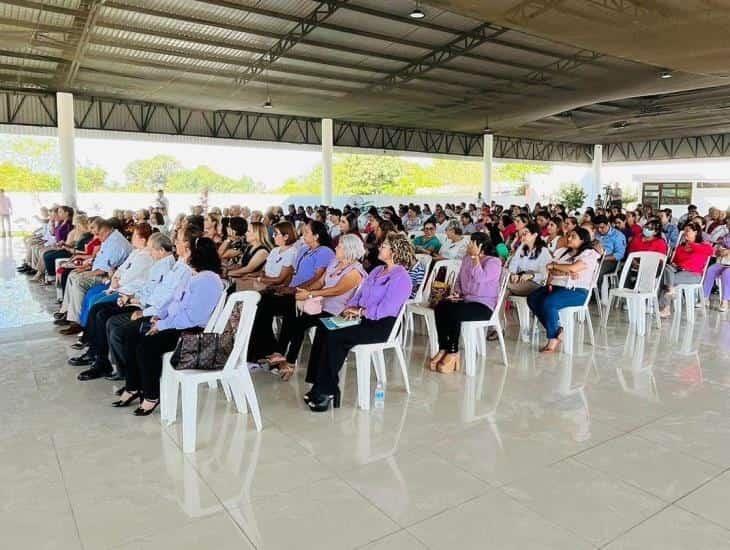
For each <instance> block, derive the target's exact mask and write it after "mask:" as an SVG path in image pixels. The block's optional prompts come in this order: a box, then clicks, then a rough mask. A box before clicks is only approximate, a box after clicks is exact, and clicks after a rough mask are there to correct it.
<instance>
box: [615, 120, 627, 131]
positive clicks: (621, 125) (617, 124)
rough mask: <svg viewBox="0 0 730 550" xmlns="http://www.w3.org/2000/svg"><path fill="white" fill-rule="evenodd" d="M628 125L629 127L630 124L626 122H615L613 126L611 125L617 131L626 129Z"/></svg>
mask: <svg viewBox="0 0 730 550" xmlns="http://www.w3.org/2000/svg"><path fill="white" fill-rule="evenodd" d="M628 125H629V123H628V122H626V121H625V120H619V121H618V122H614V123H613V124H611V126H612V127H613V128H615V129H616V130H620V129H621V128H626V127H627V126H628Z"/></svg>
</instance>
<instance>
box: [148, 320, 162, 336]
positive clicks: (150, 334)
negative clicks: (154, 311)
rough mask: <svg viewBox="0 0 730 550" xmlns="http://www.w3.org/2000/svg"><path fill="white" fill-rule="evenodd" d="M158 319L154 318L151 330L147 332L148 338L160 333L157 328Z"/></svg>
mask: <svg viewBox="0 0 730 550" xmlns="http://www.w3.org/2000/svg"><path fill="white" fill-rule="evenodd" d="M157 320H158V319H157V318H156V317H155V318H153V319H152V321H151V325H150V329H149V330H148V331H147V334H146V336H153V335H155V334H157V333H158V332H160V329H158V328H157Z"/></svg>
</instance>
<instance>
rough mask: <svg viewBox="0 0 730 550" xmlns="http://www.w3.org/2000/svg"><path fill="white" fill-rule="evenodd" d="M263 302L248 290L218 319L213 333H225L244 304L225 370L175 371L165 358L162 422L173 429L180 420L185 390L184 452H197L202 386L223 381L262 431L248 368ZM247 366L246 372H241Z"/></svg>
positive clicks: (231, 301)
mask: <svg viewBox="0 0 730 550" xmlns="http://www.w3.org/2000/svg"><path fill="white" fill-rule="evenodd" d="M260 300H261V295H260V294H259V293H258V292H253V291H249V290H245V291H242V292H235V293H234V294H232V295H231V296H230V298H229V299H228V302H227V303H226V306H225V309H224V310H223V312H222V313H221V314H220V315H219V316H218V318H217V320H216V322H215V325H214V327H212V328H213V330H212V331H211V332H217V333H219V334H220V333H222V332H223V330H224V328H225V326H226V323H227V322H228V319H229V318H230V316H231V312H232V311H233V307H234V306H235V305H236V304H237V303H239V302H240V303H241V308H242V309H241V322H240V323H239V325H238V329H237V330H236V336H235V340H234V345H233V351H232V352H231V354H230V355H229V356H228V359H227V360H226V364H225V366H224V367H223V369H222V370H214V371H203V370H175V369H173V368H172V365H171V364H170V357H171V356H172V353H166V354H165V355H164V357H163V366H162V379H161V381H160V389H161V391H160V411H161V420H162V422H163V423H164V424H167V425H170V424H173V423H174V422H175V420H176V419H177V398H178V389H179V388H180V387H182V422H183V426H182V436H183V437H182V441H183V452H186V453H192V452H195V441H196V435H197V416H198V386H199V385H200V384H206V383H210V382H213V383H214V384H215V383H217V382H218V381H219V380H220V381H221V383H222V384H223V387H224V389H226V391H229V389H230V391H231V393H232V395H233V399H234V401H235V403H236V408H237V409H238V412H239V413H242V414H245V413H246V412H247V406H246V404H247V403H248V406H249V407H250V408H251V413H252V414H253V418H254V422H255V423H256V429H257V430H258V431H261V411H260V409H259V404H258V399H257V397H256V390H255V389H254V387H253V381H252V380H251V375H250V373H249V372H248V368H247V367H246V364H245V361H246V353H247V352H248V343H249V339H250V337H251V329H252V328H253V321H254V317H255V316H256V308H257V307H258V303H259V301H260ZM240 363H243V368H238V366H239V364H240Z"/></svg>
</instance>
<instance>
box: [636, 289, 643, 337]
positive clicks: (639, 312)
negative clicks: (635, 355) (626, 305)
mask: <svg viewBox="0 0 730 550" xmlns="http://www.w3.org/2000/svg"><path fill="white" fill-rule="evenodd" d="M634 302H635V303H636V309H635V313H636V332H637V333H638V334H640V335H641V336H643V335H644V334H645V333H646V301H645V300H644V298H638V299H636V300H634Z"/></svg>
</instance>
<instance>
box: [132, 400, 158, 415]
mask: <svg viewBox="0 0 730 550" xmlns="http://www.w3.org/2000/svg"><path fill="white" fill-rule="evenodd" d="M159 404H160V400H159V399H158V400H157V401H156V402H155V406H154V407H152V408H151V409H149V410H147V411H146V410H144V409H143V408H142V406H141V405H140V406H139V407H137V408H136V409H135V410H134V416H149V415H151V414H152V413H153V412H155V409H156V408H157V407H158V405H159Z"/></svg>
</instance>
